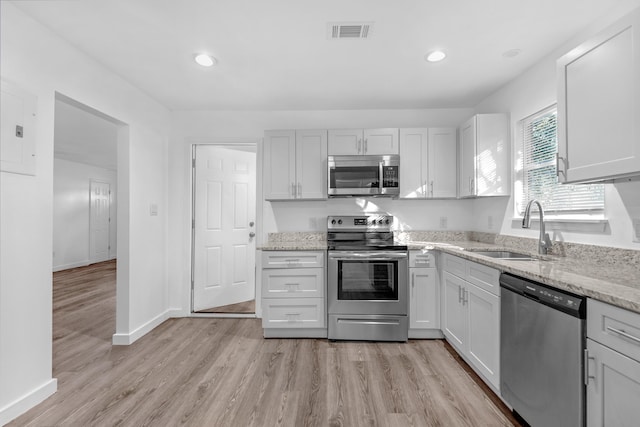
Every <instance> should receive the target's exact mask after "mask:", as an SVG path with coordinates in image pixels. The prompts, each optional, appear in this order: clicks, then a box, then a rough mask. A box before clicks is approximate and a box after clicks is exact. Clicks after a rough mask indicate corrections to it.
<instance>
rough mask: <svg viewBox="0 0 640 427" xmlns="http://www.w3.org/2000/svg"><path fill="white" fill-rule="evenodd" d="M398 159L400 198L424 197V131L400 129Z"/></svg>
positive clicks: (425, 184) (425, 193)
mask: <svg viewBox="0 0 640 427" xmlns="http://www.w3.org/2000/svg"><path fill="white" fill-rule="evenodd" d="M400 159H401V160H400V198H401V199H418V198H419V199H422V198H424V197H426V195H427V188H428V187H427V130H426V129H400ZM454 171H455V164H454ZM454 181H455V179H454ZM454 193H455V191H454ZM454 195H455V194H454Z"/></svg>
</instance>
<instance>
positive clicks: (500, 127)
mask: <svg viewBox="0 0 640 427" xmlns="http://www.w3.org/2000/svg"><path fill="white" fill-rule="evenodd" d="M510 146H511V143H510V138H509V117H508V116H507V114H501V113H498V114H478V115H475V116H473V117H472V118H470V119H469V120H467V121H466V122H465V123H464V124H463V125H462V126H461V127H460V144H459V156H458V170H459V180H458V188H459V191H458V195H459V197H482V196H508V195H509V194H510V193H511V167H510V165H511V161H510V159H511V158H510Z"/></svg>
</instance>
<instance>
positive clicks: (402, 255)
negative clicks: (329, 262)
mask: <svg viewBox="0 0 640 427" xmlns="http://www.w3.org/2000/svg"><path fill="white" fill-rule="evenodd" d="M329 258H330V259H338V260H340V259H347V260H351V259H362V260H365V259H366V260H369V261H388V260H390V259H406V258H407V253H406V252H366V253H364V252H357V253H347V254H345V253H339V254H334V253H329Z"/></svg>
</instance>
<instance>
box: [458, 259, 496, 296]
mask: <svg viewBox="0 0 640 427" xmlns="http://www.w3.org/2000/svg"><path fill="white" fill-rule="evenodd" d="M466 279H467V280H468V281H469V282H471V283H473V284H474V285H476V286H478V287H479V288H481V289H484V290H485V291H487V292H490V293H492V294H493V295H498V296H499V295H500V271H499V270H496V269H495V268H491V267H488V266H486V265H482V264H478V263H475V262H473V261H467V277H466Z"/></svg>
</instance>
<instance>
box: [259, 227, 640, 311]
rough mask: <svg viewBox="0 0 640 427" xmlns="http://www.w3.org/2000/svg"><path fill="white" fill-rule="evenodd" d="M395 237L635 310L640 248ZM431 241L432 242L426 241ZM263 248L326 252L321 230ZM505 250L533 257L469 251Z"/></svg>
mask: <svg viewBox="0 0 640 427" xmlns="http://www.w3.org/2000/svg"><path fill="white" fill-rule="evenodd" d="M396 239H397V240H396V241H397V242H398V243H399V244H405V245H407V246H408V247H409V249H410V250H425V251H428V250H438V251H440V252H444V253H449V254H452V255H457V256H459V257H462V258H465V259H468V260H471V261H475V262H478V263H480V264H484V265H487V266H489V267H493V268H496V269H498V270H500V271H502V272H506V273H511V274H514V275H517V276H520V277H524V278H527V279H531V280H535V281H538V282H541V283H544V284H547V285H550V286H553V287H556V288H559V289H564V290H567V291H570V292H574V293H577V294H580V295H585V296H587V297H591V298H594V299H597V300H599V301H603V302H606V303H609V304H613V305H616V306H618V307H622V308H625V309H628V310H631V311H635V312H637V313H640V251H637V250H624V249H617V248H606V247H598V246H591V245H577V244H570V243H557V242H554V247H553V248H552V253H554V255H543V256H540V255H538V254H537V253H535V248H536V245H537V240H536V239H523V238H514V237H510V236H496V235H492V234H485V233H473V232H408V233H397V234H396ZM431 240H433V241H431ZM259 249H261V250H264V251H274V250H283V251H295V250H321V251H323V250H326V249H327V241H326V234H325V233H319V232H313V233H305V232H300V233H273V234H270V235H269V241H268V243H266V244H264V245H263V246H262V247H260V248H259ZM481 250H494V251H498V250H510V251H514V252H518V253H527V254H530V255H531V256H532V257H533V258H534V260H532V261H517V260H501V259H495V258H490V257H487V256H484V255H480V254H478V253H474V251H481Z"/></svg>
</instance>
